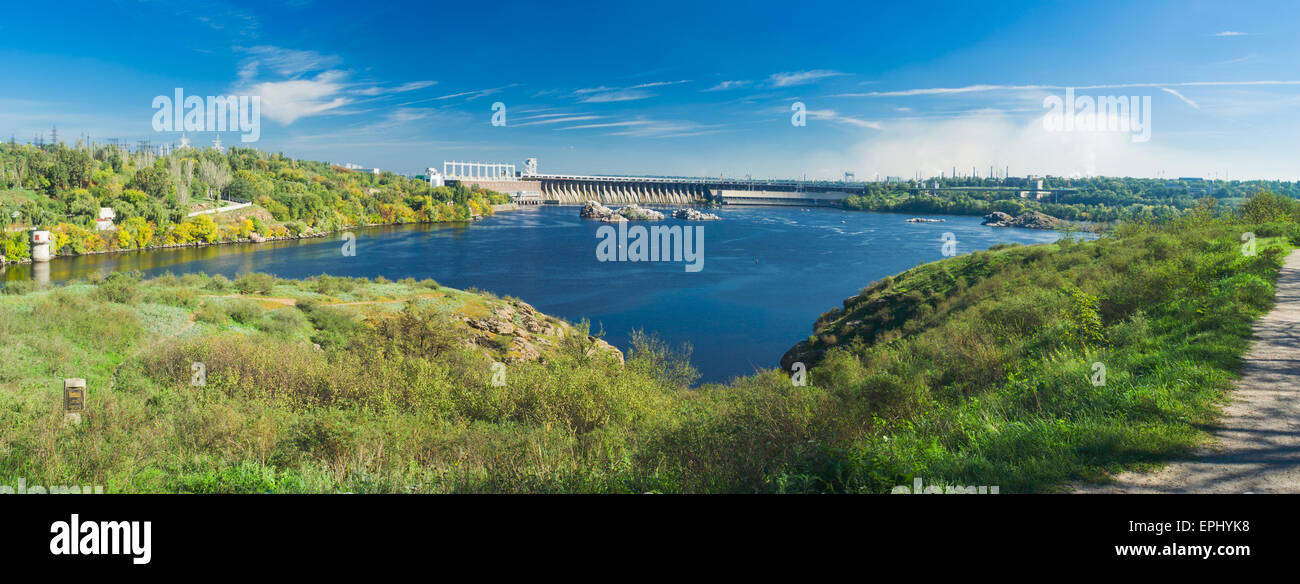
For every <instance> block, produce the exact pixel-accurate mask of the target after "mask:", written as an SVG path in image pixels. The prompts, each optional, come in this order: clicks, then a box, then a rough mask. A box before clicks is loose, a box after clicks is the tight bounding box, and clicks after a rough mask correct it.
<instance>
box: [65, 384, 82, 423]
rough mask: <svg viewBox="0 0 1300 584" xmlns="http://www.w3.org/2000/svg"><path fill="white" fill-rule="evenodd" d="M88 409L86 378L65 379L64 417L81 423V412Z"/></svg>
mask: <svg viewBox="0 0 1300 584" xmlns="http://www.w3.org/2000/svg"><path fill="white" fill-rule="evenodd" d="M85 409H86V380H85V379H64V380H63V419H64V420H65V421H67V420H71V421H72V422H73V423H74V424H80V423H81V412H83V411H85Z"/></svg>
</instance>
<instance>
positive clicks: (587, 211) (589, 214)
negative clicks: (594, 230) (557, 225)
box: [578, 201, 614, 219]
mask: <svg viewBox="0 0 1300 584" xmlns="http://www.w3.org/2000/svg"><path fill="white" fill-rule="evenodd" d="M613 215H614V210H613V209H610V208H609V207H606V206H604V205H602V204H600V203H598V202H596V201H587V202H586V204H584V205H583V206H582V209H581V210H579V211H578V216H579V217H582V218H583V219H608V218H610V217H611V216H613Z"/></svg>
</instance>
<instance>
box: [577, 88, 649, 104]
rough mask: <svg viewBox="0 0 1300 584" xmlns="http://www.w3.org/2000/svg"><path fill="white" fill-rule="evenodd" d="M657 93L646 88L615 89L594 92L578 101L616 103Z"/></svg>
mask: <svg viewBox="0 0 1300 584" xmlns="http://www.w3.org/2000/svg"><path fill="white" fill-rule="evenodd" d="M656 95H658V94H656V93H651V92H649V91H646V90H644V89H615V90H613V91H605V92H601V93H593V94H591V95H588V96H587V97H584V98H582V99H580V100H578V101H580V102H582V103H614V102H620V101H637V100H641V99H649V98H651V97H654V96H656Z"/></svg>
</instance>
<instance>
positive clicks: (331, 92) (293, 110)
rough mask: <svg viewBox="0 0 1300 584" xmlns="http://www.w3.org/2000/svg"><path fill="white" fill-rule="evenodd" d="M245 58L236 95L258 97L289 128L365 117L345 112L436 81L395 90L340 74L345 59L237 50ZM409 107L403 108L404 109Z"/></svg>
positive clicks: (270, 49)
mask: <svg viewBox="0 0 1300 584" xmlns="http://www.w3.org/2000/svg"><path fill="white" fill-rule="evenodd" d="M236 50H237V51H240V52H242V53H244V54H246V55H247V57H245V58H244V59H243V60H242V61H240V62H239V68H238V71H237V73H236V76H237V81H236V83H235V91H236V92H237V93H240V94H247V95H258V96H261V100H262V114H264V115H265V116H266V117H267V118H269V119H271V120H273V121H276V122H279V123H281V124H284V125H286V126H287V125H289V124H292V123H294V122H295V121H297V120H300V119H302V118H306V117H311V116H316V115H322V114H326V113H330V114H344V113H361V112H360V111H350V110H346V109H343V108H344V107H345V106H348V105H352V104H354V103H359V101H358V100H359V98H370V99H369V100H363V101H373V99H375V98H377V97H378V96H383V95H391V94H398V93H406V92H409V91H416V90H419V89H424V88H427V87H430V86H432V85H434V84H435V83H436V82H435V81H429V80H424V81H410V82H406V83H401V84H398V85H395V86H388V87H385V86H382V85H377V84H374V83H364V84H363V83H356V82H353V81H351V80H349V76H350V75H349V73H348V72H347V71H345V70H343V69H341V68H340V67H341V65H342V59H340V58H339V57H337V56H335V55H326V54H322V53H319V52H316V51H310V50H298V49H287V48H284V47H276V46H271V45H258V46H253V47H236ZM403 105H405V104H403ZM414 111H416V110H401V109H399V110H396V111H395V112H394V113H391V114H389V119H395V118H394V116H396V119H401V118H403V117H407V118H409V116H412V115H414V114H413V113H412V112H414Z"/></svg>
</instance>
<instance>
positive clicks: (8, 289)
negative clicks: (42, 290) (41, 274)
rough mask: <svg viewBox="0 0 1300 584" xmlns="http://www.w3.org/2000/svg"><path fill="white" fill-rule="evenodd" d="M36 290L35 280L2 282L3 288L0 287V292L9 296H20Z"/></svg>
mask: <svg viewBox="0 0 1300 584" xmlns="http://www.w3.org/2000/svg"><path fill="white" fill-rule="evenodd" d="M36 288H37V285H36V281H35V280H11V281H8V282H4V283H3V286H0V292H3V293H5V294H8V295H10V296H22V295H23V294H27V293H29V292H33V291H35V290H36Z"/></svg>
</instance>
